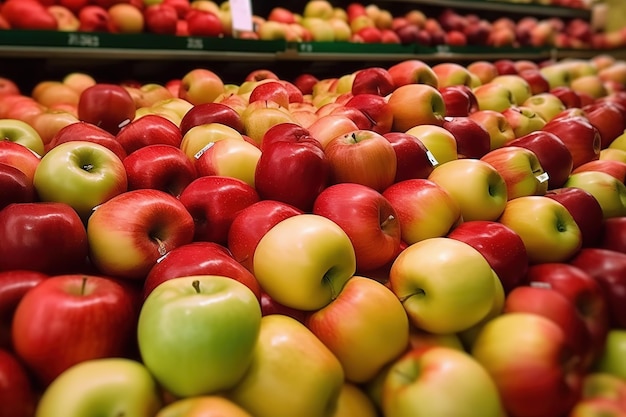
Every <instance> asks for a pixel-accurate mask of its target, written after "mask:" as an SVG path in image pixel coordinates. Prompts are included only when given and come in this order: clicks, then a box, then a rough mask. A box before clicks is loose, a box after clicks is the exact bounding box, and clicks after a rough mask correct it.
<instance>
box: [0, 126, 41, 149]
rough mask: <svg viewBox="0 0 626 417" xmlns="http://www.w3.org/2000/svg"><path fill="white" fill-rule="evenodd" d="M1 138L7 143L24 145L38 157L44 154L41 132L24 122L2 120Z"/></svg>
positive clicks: (0, 127)
mask: <svg viewBox="0 0 626 417" xmlns="http://www.w3.org/2000/svg"><path fill="white" fill-rule="evenodd" d="M0 137H2V139H4V140H5V141H6V140H8V141H9V142H16V143H18V144H20V145H23V146H25V147H26V148H28V149H30V150H31V151H33V152H34V153H36V154H37V155H40V156H41V155H43V154H44V144H43V140H42V139H41V136H40V135H39V132H37V130H35V129H34V128H33V127H32V126H31V125H30V124H28V123H26V122H24V121H22V120H17V119H7V118H3V119H2V120H0Z"/></svg>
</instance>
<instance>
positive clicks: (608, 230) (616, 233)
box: [599, 217, 626, 253]
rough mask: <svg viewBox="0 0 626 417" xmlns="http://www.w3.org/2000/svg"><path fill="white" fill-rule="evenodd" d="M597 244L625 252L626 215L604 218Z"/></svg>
mask: <svg viewBox="0 0 626 417" xmlns="http://www.w3.org/2000/svg"><path fill="white" fill-rule="evenodd" d="M599 246H600V247H602V248H604V249H610V250H614V251H616V252H621V253H626V217H610V218H608V219H605V220H604V225H603V228H602V237H601V239H600V245H599Z"/></svg>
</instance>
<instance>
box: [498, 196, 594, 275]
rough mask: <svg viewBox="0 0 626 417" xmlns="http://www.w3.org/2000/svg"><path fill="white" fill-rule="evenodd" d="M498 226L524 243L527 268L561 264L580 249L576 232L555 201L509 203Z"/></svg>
mask: <svg viewBox="0 0 626 417" xmlns="http://www.w3.org/2000/svg"><path fill="white" fill-rule="evenodd" d="M499 222H500V223H502V224H504V225H506V226H508V227H509V228H511V229H513V231H515V232H516V233H517V234H518V235H519V236H520V237H521V238H522V240H523V241H524V246H525V247H526V251H527V253H528V261H529V262H530V263H531V264H537V263H543V262H565V261H567V260H569V259H571V258H572V257H573V256H574V255H576V253H578V251H579V250H580V248H581V246H582V235H581V231H580V228H579V227H578V225H577V223H576V221H575V220H574V218H573V217H572V215H571V214H570V212H569V211H568V210H567V209H566V208H565V206H563V205H562V204H561V203H559V202H558V201H556V200H554V199H552V198H548V197H545V196H522V197H518V198H516V199H513V200H509V201H508V202H507V203H506V206H505V207H504V211H503V212H502V215H501V216H500V219H499Z"/></svg>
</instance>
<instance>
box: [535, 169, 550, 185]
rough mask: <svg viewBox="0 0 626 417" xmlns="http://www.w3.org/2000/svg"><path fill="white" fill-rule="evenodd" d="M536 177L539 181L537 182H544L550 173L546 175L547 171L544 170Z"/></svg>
mask: <svg viewBox="0 0 626 417" xmlns="http://www.w3.org/2000/svg"><path fill="white" fill-rule="evenodd" d="M536 178H537V181H539V184H543V183H544V182H546V181H548V180H549V179H550V175H548V173H547V172H544V173H543V174H539V175H537V177H536Z"/></svg>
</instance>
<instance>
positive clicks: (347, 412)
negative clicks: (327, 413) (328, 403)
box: [332, 382, 378, 417]
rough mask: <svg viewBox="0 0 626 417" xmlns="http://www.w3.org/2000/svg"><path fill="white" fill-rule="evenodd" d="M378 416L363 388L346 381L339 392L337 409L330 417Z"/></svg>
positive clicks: (374, 406)
mask: <svg viewBox="0 0 626 417" xmlns="http://www.w3.org/2000/svg"><path fill="white" fill-rule="evenodd" d="M355 416H359V417H378V409H377V408H376V405H375V404H374V401H372V399H371V398H370V397H369V395H367V393H366V392H365V390H364V389H363V388H361V387H360V386H359V385H357V384H353V383H351V382H346V383H344V384H343V387H342V388H341V392H340V393H339V401H338V404H337V409H336V410H335V413H334V414H332V417H355Z"/></svg>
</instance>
